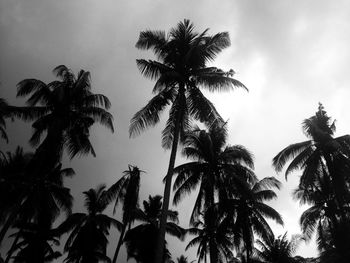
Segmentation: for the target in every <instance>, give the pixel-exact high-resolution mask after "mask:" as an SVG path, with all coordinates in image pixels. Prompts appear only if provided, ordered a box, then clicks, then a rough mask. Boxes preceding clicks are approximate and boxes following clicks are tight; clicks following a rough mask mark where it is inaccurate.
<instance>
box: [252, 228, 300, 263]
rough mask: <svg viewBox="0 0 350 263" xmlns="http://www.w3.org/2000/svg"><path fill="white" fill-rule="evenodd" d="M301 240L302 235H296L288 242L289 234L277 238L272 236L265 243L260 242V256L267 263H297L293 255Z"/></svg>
mask: <svg viewBox="0 0 350 263" xmlns="http://www.w3.org/2000/svg"><path fill="white" fill-rule="evenodd" d="M301 240H302V237H301V236H300V235H294V236H292V238H291V240H288V238H287V232H286V233H285V234H284V235H283V236H278V237H277V238H275V237H274V236H272V237H270V238H268V239H267V240H265V241H262V240H258V241H257V244H258V246H259V247H260V250H259V251H258V256H259V258H260V259H261V260H262V261H263V262H266V263H297V261H296V260H295V259H294V257H293V254H294V253H295V251H296V249H297V247H298V245H299V244H300V242H301Z"/></svg>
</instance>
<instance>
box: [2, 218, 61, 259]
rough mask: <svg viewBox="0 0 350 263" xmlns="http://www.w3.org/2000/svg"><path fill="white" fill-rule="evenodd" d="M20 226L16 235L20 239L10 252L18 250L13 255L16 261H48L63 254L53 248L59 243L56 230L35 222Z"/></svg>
mask: <svg viewBox="0 0 350 263" xmlns="http://www.w3.org/2000/svg"><path fill="white" fill-rule="evenodd" d="M18 228H19V229H20V230H19V232H18V233H15V234H14V236H18V237H19V238H20V241H19V242H18V243H17V244H15V245H14V246H13V248H12V249H11V250H10V251H9V252H8V254H9V255H11V254H13V253H14V252H15V251H18V253H17V255H16V256H14V257H13V258H14V260H13V262H14V263H47V262H51V261H53V260H54V259H56V258H58V257H60V256H61V253H60V252H58V251H54V250H53V248H52V245H56V246H58V245H59V240H58V238H57V233H56V231H55V230H51V229H47V228H46V227H42V226H41V225H40V224H35V223H21V224H20V226H18Z"/></svg>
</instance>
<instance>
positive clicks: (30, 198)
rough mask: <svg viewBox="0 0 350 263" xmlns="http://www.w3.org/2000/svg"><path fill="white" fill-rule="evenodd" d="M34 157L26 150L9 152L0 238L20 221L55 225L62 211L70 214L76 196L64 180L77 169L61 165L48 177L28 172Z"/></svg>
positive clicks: (1, 171)
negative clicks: (25, 151)
mask: <svg viewBox="0 0 350 263" xmlns="http://www.w3.org/2000/svg"><path fill="white" fill-rule="evenodd" d="M32 158H33V154H31V153H23V150H22V149H21V148H19V147H18V148H17V150H16V151H15V153H10V152H9V153H8V154H7V156H5V157H4V158H3V159H2V161H1V164H0V179H1V180H0V189H1V194H0V196H1V197H2V199H1V203H0V204H1V212H0V214H1V219H2V223H3V225H2V229H1V232H0V240H1V241H2V240H3V238H4V237H5V234H6V232H7V231H8V229H9V228H10V227H11V225H13V224H14V223H16V222H18V221H19V222H24V223H26V222H32V223H35V224H39V225H41V226H42V227H44V226H45V227H46V228H47V230H49V229H50V228H51V224H52V223H53V222H54V220H55V219H56V218H57V217H58V215H59V214H60V212H61V211H65V212H66V214H70V212H71V207H72V200H73V198H72V196H71V194H70V190H69V189H68V188H66V187H64V185H63V179H64V178H65V177H67V176H72V175H73V174H74V171H73V169H71V168H66V169H62V165H61V164H59V165H57V166H56V167H55V168H54V169H53V170H52V171H50V172H49V173H48V174H46V176H45V177H43V176H40V177H36V176H33V175H32V176H30V175H28V174H27V169H28V165H29V163H30V162H31V160H32Z"/></svg>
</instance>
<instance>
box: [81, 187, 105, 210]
mask: <svg viewBox="0 0 350 263" xmlns="http://www.w3.org/2000/svg"><path fill="white" fill-rule="evenodd" d="M105 189H106V186H105V185H104V184H101V185H99V186H97V187H96V189H94V188H91V189H89V190H88V191H84V192H83V194H84V195H85V207H86V209H87V210H88V212H89V214H96V213H102V212H103V210H105V209H106V207H107V206H108V204H109V202H108V201H109V200H108V199H107V198H106V190H105Z"/></svg>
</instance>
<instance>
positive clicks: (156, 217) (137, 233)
mask: <svg viewBox="0 0 350 263" xmlns="http://www.w3.org/2000/svg"><path fill="white" fill-rule="evenodd" d="M161 200H162V197H161V196H159V195H156V196H154V197H152V196H149V198H148V201H144V202H143V208H144V209H143V210H141V209H137V211H136V213H135V218H136V220H138V221H140V222H142V223H141V224H140V225H138V226H136V227H134V228H132V229H130V230H128V231H127V233H126V235H125V239H124V240H125V243H126V248H127V252H128V258H133V259H135V260H136V262H138V263H153V262H154V258H155V255H156V252H157V251H156V246H157V236H158V234H159V228H160V218H161V208H162V201H161ZM168 220H169V222H167V224H166V232H167V233H168V234H170V235H172V236H174V237H177V238H179V239H182V238H183V237H184V234H185V230H184V229H182V228H181V227H179V226H178V225H177V223H178V213H177V212H176V211H172V210H169V211H168ZM168 260H170V252H169V251H168V250H167V249H166V244H164V247H163V249H162V262H167V261H168Z"/></svg>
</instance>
